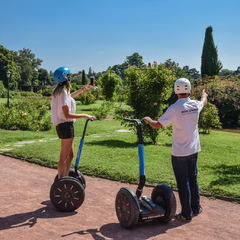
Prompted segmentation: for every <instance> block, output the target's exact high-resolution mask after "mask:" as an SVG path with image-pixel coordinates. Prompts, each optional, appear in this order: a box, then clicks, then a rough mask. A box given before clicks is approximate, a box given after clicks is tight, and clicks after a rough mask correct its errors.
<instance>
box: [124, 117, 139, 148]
mask: <svg viewBox="0 0 240 240" xmlns="http://www.w3.org/2000/svg"><path fill="white" fill-rule="evenodd" d="M123 120H124V121H129V122H136V123H137V135H138V143H139V144H143V136H142V122H143V119H131V118H124V119H123Z"/></svg>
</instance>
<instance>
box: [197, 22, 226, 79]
mask: <svg viewBox="0 0 240 240" xmlns="http://www.w3.org/2000/svg"><path fill="white" fill-rule="evenodd" d="M212 32H213V28H212V26H209V27H208V28H207V29H206V32H205V39H204V44H203V50H202V63H201V75H202V77H204V76H205V75H207V76H214V75H218V73H219V71H220V70H221V69H222V63H221V62H220V60H218V51H217V47H215V44H214V41H213V35H212Z"/></svg>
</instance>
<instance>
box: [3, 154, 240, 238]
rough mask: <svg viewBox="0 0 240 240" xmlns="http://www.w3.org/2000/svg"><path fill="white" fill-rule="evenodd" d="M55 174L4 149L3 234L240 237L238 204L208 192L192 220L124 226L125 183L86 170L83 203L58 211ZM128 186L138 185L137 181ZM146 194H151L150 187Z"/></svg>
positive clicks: (79, 236) (8, 235)
mask: <svg viewBox="0 0 240 240" xmlns="http://www.w3.org/2000/svg"><path fill="white" fill-rule="evenodd" d="M55 175H56V170H55V169H50V168H45V167H41V166H38V165H34V164H30V163H28V162H22V161H20V160H18V159H14V158H10V157H6V156H3V155H0V181H1V184H0V239H1V240H11V239H17V240H21V239H24V240H35V239H36V240H42V239H44V240H46V239H48V240H49V239H54V240H55V239H62V240H68V239H84V240H85V239H95V240H104V239H114V240H123V239H124V240H125V239H126V240H132V239H141V240H143V239H184V240H185V239H189V240H194V239H201V240H203V239H204V240H208V239H209V240H214V239H216V240H220V239H224V240H227V239H240V217H239V216H240V205H237V204H234V203H230V202H226V201H221V200H209V199H208V198H206V197H201V205H202V206H203V209H204V211H203V213H202V214H200V215H199V216H197V217H194V218H193V220H192V221H191V222H190V223H187V224H185V223H182V222H180V221H177V220H172V221H171V222H169V223H168V224H163V223H160V222H159V221H157V220H155V221H149V222H144V223H139V224H138V225H137V226H136V227H135V228H133V229H131V230H126V229H124V228H122V227H121V226H120V224H119V222H118V219H117V217H116V213H115V196H116V194H117V192H118V190H119V189H120V188H121V187H122V186H126V184H123V183H119V182H114V181H109V180H105V179H99V178H91V177H88V176H85V178H86V182H87V188H86V197H85V201H84V203H83V205H82V206H81V207H80V208H79V209H77V211H75V212H73V213H62V212H58V211H57V210H56V209H55V208H54V207H53V206H52V205H51V202H50V200H49V190H50V187H51V185H52V183H53V179H54V177H55ZM128 186H130V187H131V188H132V189H133V190H134V191H135V189H136V186H135V185H128ZM143 195H147V196H151V189H150V188H145V189H144V194H143ZM175 195H176V199H177V206H178V209H177V211H180V204H179V199H178V194H177V192H175Z"/></svg>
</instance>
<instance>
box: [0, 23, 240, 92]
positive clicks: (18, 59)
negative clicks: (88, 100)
mask: <svg viewBox="0 0 240 240" xmlns="http://www.w3.org/2000/svg"><path fill="white" fill-rule="evenodd" d="M212 32H213V28H212V26H209V27H208V28H207V29H206V32H205V39H204V44H203V50H202V56H201V74H200V73H199V72H198V71H197V70H196V68H191V69H189V66H184V67H183V68H180V67H179V64H178V63H176V62H174V61H171V59H168V60H166V61H165V62H164V63H163V64H165V65H169V67H170V66H171V67H174V68H175V69H176V71H179V73H180V72H181V74H179V75H181V76H186V77H188V78H192V79H199V78H201V77H202V78H204V77H205V76H214V75H219V76H228V75H232V76H233V75H236V74H240V67H238V69H237V70H236V71H231V70H228V69H223V70H222V71H220V70H221V69H222V68H223V65H222V63H221V61H220V60H219V59H218V50H217V47H216V46H215V44H214V40H213V35H212ZM42 62H43V60H41V59H39V58H37V57H36V56H35V54H34V53H32V52H31V50H30V49H28V48H23V49H22V50H18V51H11V50H8V49H6V48H5V47H3V46H2V45H0V81H2V82H3V86H4V87H5V88H7V86H8V79H7V77H6V72H7V71H8V70H9V71H10V72H11V77H10V80H9V88H10V90H16V89H17V88H18V86H19V85H49V86H53V85H55V81H54V79H53V72H52V71H50V72H48V71H47V70H46V69H44V68H41V64H42ZM149 64H150V63H148V64H145V63H144V62H143V57H142V56H141V55H139V54H138V53H137V52H135V53H133V54H132V55H131V56H127V57H126V60H125V61H124V62H123V63H122V64H116V65H114V66H112V67H110V68H111V71H112V72H113V73H116V74H117V75H118V76H120V77H121V78H122V79H124V78H125V70H126V69H127V68H128V67H129V66H136V67H138V68H145V67H146V66H148V65H149ZM105 73H106V71H102V72H98V73H96V72H94V71H93V70H92V68H91V67H90V68H89V70H88V73H87V74H86V73H85V71H84V70H82V71H79V72H78V73H74V74H73V80H72V82H75V83H76V84H78V85H84V84H86V83H87V82H89V78H90V76H94V77H95V79H96V80H97V79H99V78H100V77H101V76H102V75H103V74H105Z"/></svg>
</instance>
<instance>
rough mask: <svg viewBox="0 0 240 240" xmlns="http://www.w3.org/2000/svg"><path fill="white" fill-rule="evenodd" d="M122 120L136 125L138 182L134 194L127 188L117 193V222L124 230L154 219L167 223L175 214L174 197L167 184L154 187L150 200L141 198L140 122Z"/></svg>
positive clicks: (143, 171) (141, 146)
mask: <svg viewBox="0 0 240 240" xmlns="http://www.w3.org/2000/svg"><path fill="white" fill-rule="evenodd" d="M124 120H125V121H130V122H136V123H137V135H138V141H139V143H138V156H139V172H140V182H139V185H138V187H137V190H136V193H134V191H133V190H132V189H131V188H129V187H123V188H121V189H120V190H119V191H118V193H117V195H116V200H115V209H116V214H117V217H118V220H119V222H120V224H121V226H123V227H124V228H132V227H133V226H134V225H136V224H137V223H138V222H142V221H146V220H149V219H156V218H157V219H159V220H160V221H161V222H165V223H167V222H169V221H171V220H172V219H173V217H174V215H175V213H176V198H175V195H174V193H173V191H172V189H171V188H170V187H169V186H168V185H167V184H162V183H161V184H158V185H157V186H155V187H154V189H153V191H152V195H151V199H149V198H148V197H146V196H141V195H142V191H143V187H144V185H145V161H144V145H143V137H142V120H140V119H129V118H124Z"/></svg>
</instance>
